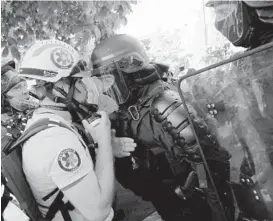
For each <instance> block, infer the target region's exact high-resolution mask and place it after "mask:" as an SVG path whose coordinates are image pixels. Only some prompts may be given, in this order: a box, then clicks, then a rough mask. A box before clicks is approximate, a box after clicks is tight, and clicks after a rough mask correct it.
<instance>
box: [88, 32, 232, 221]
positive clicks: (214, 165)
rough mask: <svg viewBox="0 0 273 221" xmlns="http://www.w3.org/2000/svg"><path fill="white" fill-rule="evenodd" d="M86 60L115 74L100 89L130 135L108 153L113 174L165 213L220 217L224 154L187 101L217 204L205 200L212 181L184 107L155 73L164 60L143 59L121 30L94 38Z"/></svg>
mask: <svg viewBox="0 0 273 221" xmlns="http://www.w3.org/2000/svg"><path fill="white" fill-rule="evenodd" d="M91 61H92V63H93V73H94V75H97V76H99V75H103V74H112V75H114V77H115V84H114V85H113V86H112V87H111V88H110V89H109V91H108V92H107V93H108V95H109V96H111V97H112V98H113V99H115V100H116V102H117V103H118V104H119V111H118V112H116V113H115V115H113V116H112V124H113V125H114V127H115V128H116V130H117V136H128V137H131V138H134V140H135V141H136V143H137V148H136V150H135V151H134V153H133V154H132V156H131V157H126V158H122V159H117V160H116V177H117V179H118V181H119V182H120V183H121V184H122V185H123V186H124V187H125V188H128V189H130V190H132V191H133V192H134V193H135V194H137V195H139V196H141V197H142V198H143V199H145V200H148V201H151V202H152V203H153V205H154V206H155V208H156V210H157V211H158V213H159V214H160V215H161V217H162V218H163V219H164V220H166V221H176V220H204V219H205V220H225V219H224V218H223V213H225V215H227V216H229V217H232V216H233V212H234V211H233V205H232V204H233V202H232V198H231V194H230V189H229V187H228V186H227V185H226V181H227V180H229V173H230V168H229V157H230V155H229V153H228V152H227V151H226V150H225V149H223V148H222V147H221V146H220V145H218V144H217V142H216V141H215V140H214V138H213V136H212V135H211V134H210V132H209V131H208V130H207V127H206V124H205V123H204V122H203V121H202V120H201V119H199V118H198V117H197V115H196V113H195V110H194V109H193V108H191V115H192V116H193V117H194V126H195V127H196V130H197V131H198V135H201V136H202V139H201V144H202V147H203V148H204V150H203V151H204V153H205V154H206V158H207V160H208V164H209V167H210V168H211V169H212V170H213V171H214V172H213V176H214V179H215V180H216V185H217V190H218V194H219V195H218V196H220V198H223V200H222V202H224V203H223V204H224V205H217V203H215V200H213V198H215V197H217V194H216V193H215V192H213V191H209V190H212V189H213V188H212V184H211V183H210V182H207V178H206V175H205V172H204V171H203V172H202V170H203V166H202V163H200V162H201V161H200V155H199V151H198V145H197V143H196V140H195V138H194V135H193V131H192V129H191V127H190V125H189V120H188V118H187V113H186V111H185V109H184V107H183V105H182V103H181V100H180V98H179V96H178V93H177V92H176V91H174V90H173V89H171V86H170V85H169V84H168V83H166V82H164V81H163V80H162V79H163V78H162V76H163V75H164V72H166V71H168V67H167V66H165V65H161V64H156V63H150V62H149V58H148V56H147V55H146V53H145V51H144V48H143V47H142V46H141V44H140V42H139V41H137V40H136V39H134V38H133V37H131V36H128V35H116V36H113V37H110V38H108V39H105V40H103V41H101V42H100V43H99V44H98V45H97V46H96V48H95V49H94V51H93V53H92V56H91ZM199 187H201V189H202V187H203V188H204V189H206V190H208V191H207V192H206V193H204V192H202V191H200V192H202V193H200V194H199V193H197V192H198V191H193V189H195V190H197V189H198V190H201V189H200V188H199ZM203 194H208V195H210V196H212V197H208V198H210V200H208V204H207V203H206V202H205V200H203ZM221 206H222V210H221ZM209 207H210V208H209ZM211 211H213V212H211ZM223 211H225V212H223ZM230 220H232V218H231V219H230Z"/></svg>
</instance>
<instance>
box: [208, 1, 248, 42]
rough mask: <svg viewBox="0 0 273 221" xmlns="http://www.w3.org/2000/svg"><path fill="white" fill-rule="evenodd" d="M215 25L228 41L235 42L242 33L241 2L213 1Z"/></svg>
mask: <svg viewBox="0 0 273 221" xmlns="http://www.w3.org/2000/svg"><path fill="white" fill-rule="evenodd" d="M213 6H214V11H215V27H216V29H217V30H218V31H219V32H221V33H222V34H223V35H224V36H225V37H226V38H227V39H228V40H229V41H230V42H232V43H236V42H237V41H239V40H240V39H241V38H242V36H243V34H244V25H243V24H244V20H243V19H244V17H243V4H242V2H239V1H217V2H215V3H214V5H213Z"/></svg>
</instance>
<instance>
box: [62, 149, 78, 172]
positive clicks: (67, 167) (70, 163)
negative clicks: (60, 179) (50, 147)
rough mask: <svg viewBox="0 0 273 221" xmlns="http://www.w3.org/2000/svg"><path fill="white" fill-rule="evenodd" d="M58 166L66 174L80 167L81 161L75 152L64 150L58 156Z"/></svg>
mask: <svg viewBox="0 0 273 221" xmlns="http://www.w3.org/2000/svg"><path fill="white" fill-rule="evenodd" d="M58 163H59V166H60V167H61V168H62V169H63V170H64V171H67V172H71V171H75V170H76V169H78V168H79V167H80V165H81V159H80V156H79V154H78V153H77V151H75V150H73V149H65V150H63V151H62V152H61V153H60V154H59V156H58Z"/></svg>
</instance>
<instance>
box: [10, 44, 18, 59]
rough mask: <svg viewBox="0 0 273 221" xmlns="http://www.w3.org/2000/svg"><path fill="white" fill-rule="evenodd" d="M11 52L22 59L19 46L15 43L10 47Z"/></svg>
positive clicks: (16, 57)
mask: <svg viewBox="0 0 273 221" xmlns="http://www.w3.org/2000/svg"><path fill="white" fill-rule="evenodd" d="M10 52H11V55H12V56H13V57H14V58H15V59H16V60H17V61H20V60H21V55H20V52H19V51H18V49H17V47H15V46H14V45H13V46H11V47H10Z"/></svg>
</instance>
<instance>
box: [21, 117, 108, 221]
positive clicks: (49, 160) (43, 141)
mask: <svg viewBox="0 0 273 221" xmlns="http://www.w3.org/2000/svg"><path fill="white" fill-rule="evenodd" d="M42 118H51V119H54V120H59V121H61V122H63V123H66V124H67V125H69V124H68V123H67V122H66V121H65V120H64V119H63V118H61V117H60V116H58V115H55V114H50V113H42V114H38V115H36V116H35V115H34V116H33V118H32V119H31V120H29V122H28V125H27V127H29V126H30V125H31V124H33V123H34V122H35V121H37V120H39V119H42ZM69 126H70V125H69ZM80 139H81V138H80V136H79V135H78V134H76V133H74V132H72V131H70V130H68V129H66V128H61V127H54V128H50V129H46V130H44V131H41V132H39V133H37V134H36V135H34V136H32V137H31V138H30V139H29V140H28V141H26V142H25V144H24V146H23V150H22V158H23V170H24V173H25V175H26V178H27V181H28V183H29V185H30V188H31V190H32V192H33V195H34V197H35V199H36V201H37V202H38V204H41V205H44V206H47V207H49V206H50V205H51V204H52V202H53V200H54V199H55V197H56V196H57V193H56V194H54V195H53V196H52V197H50V198H49V199H48V200H47V201H43V199H42V198H43V197H44V196H46V195H48V194H49V193H51V192H52V191H53V190H54V189H55V188H56V187H58V188H59V189H61V188H64V187H66V186H68V185H70V184H72V183H74V182H75V181H77V180H79V179H81V178H83V177H84V176H86V175H87V174H88V173H94V170H93V167H94V166H93V162H92V158H91V157H90V154H89V152H88V149H87V148H85V149H84V147H83V144H82V143H81V141H80ZM86 188H88V187H86ZM75 197H77V196H75ZM63 200H64V201H65V202H66V201H67V198H66V197H65V196H64V198H63ZM90 200H93V201H94V202H96V199H90ZM83 203H84V202H83ZM39 208H40V211H41V212H42V214H43V215H45V214H46V213H47V211H48V209H46V208H43V207H39ZM69 214H70V216H71V218H72V220H73V221H87V220H86V219H85V218H84V217H83V216H82V215H81V214H80V212H79V211H78V210H77V209H76V208H75V209H74V210H72V211H69ZM112 218H113V210H111V212H110V214H109V216H108V218H107V219H106V220H107V221H110V220H112ZM53 221H63V217H62V215H61V213H60V211H58V212H57V214H56V215H55V218H54V219H53Z"/></svg>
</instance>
